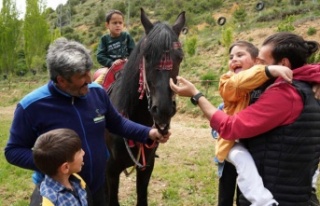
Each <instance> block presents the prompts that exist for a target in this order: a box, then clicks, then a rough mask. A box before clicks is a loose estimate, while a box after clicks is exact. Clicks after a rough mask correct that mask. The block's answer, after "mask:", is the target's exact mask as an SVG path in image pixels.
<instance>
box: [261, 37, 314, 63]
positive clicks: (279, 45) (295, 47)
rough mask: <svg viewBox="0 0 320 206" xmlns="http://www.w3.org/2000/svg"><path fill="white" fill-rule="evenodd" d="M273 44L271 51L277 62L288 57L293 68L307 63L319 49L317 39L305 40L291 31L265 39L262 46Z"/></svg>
mask: <svg viewBox="0 0 320 206" xmlns="http://www.w3.org/2000/svg"><path fill="white" fill-rule="evenodd" d="M269 44H271V45H272V46H273V50H272V52H271V54H272V57H273V59H274V60H275V62H274V63H275V64H276V63H279V62H280V61H281V60H282V59H283V58H288V59H289V61H290V64H291V69H296V68H298V67H301V66H303V65H304V64H306V63H307V60H308V58H309V57H310V56H311V55H312V54H313V53H315V52H316V51H317V50H318V49H319V43H318V42H316V41H305V40H304V39H303V38H302V37H301V36H298V35H296V34H293V33H290V32H279V33H276V34H273V35H271V36H269V37H268V38H267V39H266V40H264V42H263V44H262V46H265V45H269Z"/></svg>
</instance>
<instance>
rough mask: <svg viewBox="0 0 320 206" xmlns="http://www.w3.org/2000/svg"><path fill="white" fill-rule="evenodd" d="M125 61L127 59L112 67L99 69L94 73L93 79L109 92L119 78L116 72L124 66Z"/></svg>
mask: <svg viewBox="0 0 320 206" xmlns="http://www.w3.org/2000/svg"><path fill="white" fill-rule="evenodd" d="M125 63H126V61H123V62H121V64H117V65H112V66H111V67H110V68H107V67H104V68H100V69H98V70H97V71H96V72H95V73H94V75H93V80H94V81H95V82H97V83H99V84H100V85H101V86H102V87H103V88H104V89H105V90H106V91H108V93H109V90H110V88H111V85H112V84H113V83H114V81H115V80H116V79H117V77H116V74H117V73H118V72H119V71H120V70H121V69H122V68H123V66H124V64H125Z"/></svg>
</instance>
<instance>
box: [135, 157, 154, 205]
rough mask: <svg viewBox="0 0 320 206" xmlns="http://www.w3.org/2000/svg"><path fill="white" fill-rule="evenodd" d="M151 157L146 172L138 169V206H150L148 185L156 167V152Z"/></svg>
mask: <svg viewBox="0 0 320 206" xmlns="http://www.w3.org/2000/svg"><path fill="white" fill-rule="evenodd" d="M149 155H152V157H150V159H149V161H148V166H147V167H146V168H145V170H142V171H141V170H140V169H137V183H136V188H137V206H147V205H148V185H149V181H150V177H151V174H152V171H153V167H154V156H155V151H152V152H151V154H149Z"/></svg>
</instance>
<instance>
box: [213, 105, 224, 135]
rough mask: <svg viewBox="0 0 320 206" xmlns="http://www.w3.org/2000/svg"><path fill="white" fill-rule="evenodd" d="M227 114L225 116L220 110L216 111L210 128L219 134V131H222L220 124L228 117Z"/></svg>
mask: <svg viewBox="0 0 320 206" xmlns="http://www.w3.org/2000/svg"><path fill="white" fill-rule="evenodd" d="M226 115H227V114H225V113H224V112H223V111H221V110H218V111H216V112H215V113H214V114H213V115H212V117H211V120H210V126H211V128H212V129H214V130H216V131H217V132H218V133H219V129H220V122H221V121H222V119H223V118H224V117H225V116H226Z"/></svg>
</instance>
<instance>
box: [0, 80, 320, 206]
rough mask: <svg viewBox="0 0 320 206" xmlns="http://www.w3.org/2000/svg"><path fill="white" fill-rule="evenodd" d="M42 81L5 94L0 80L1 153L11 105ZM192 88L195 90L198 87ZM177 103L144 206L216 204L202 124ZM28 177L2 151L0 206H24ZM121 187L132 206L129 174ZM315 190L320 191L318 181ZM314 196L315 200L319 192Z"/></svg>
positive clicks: (185, 104) (209, 146)
mask: <svg viewBox="0 0 320 206" xmlns="http://www.w3.org/2000/svg"><path fill="white" fill-rule="evenodd" d="M35 79H36V81H35ZM46 81H47V79H46V75H45V74H42V75H39V76H37V78H35V77H33V76H26V77H23V78H20V79H15V81H12V82H11V86H10V89H9V85H8V84H6V82H5V81H4V80H2V81H0V96H1V102H0V150H1V151H3V150H4V147H5V145H6V142H7V140H8V136H9V128H10V125H11V121H12V117H13V110H14V105H15V104H16V103H17V101H18V100H20V99H21V98H22V97H23V96H24V95H25V94H26V93H28V92H30V91H31V90H33V89H34V88H36V87H38V86H40V85H42V84H44V83H45V82H46ZM18 82H19V84H17V83H18ZM196 84H199V85H197V86H199V87H201V84H200V83H196ZM211 89H212V88H211ZM209 90H210V88H209ZM209 97H210V100H211V101H212V102H220V101H221V100H220V99H219V98H217V97H214V96H209ZM177 101H178V111H179V114H178V115H176V117H174V119H173V121H172V124H173V125H172V131H173V134H172V136H171V138H170V141H169V142H168V143H166V144H164V145H161V146H160V147H159V149H158V152H157V153H158V154H159V156H160V158H159V159H156V164H155V168H154V171H153V173H152V177H151V182H150V185H149V205H151V206H177V205H183V206H198V205H199V206H209V205H216V203H217V191H218V189H217V187H218V184H217V182H218V178H217V176H216V166H214V164H213V162H212V158H213V154H214V144H213V142H212V141H213V140H212V138H211V137H210V128H209V125H208V122H207V121H206V120H205V119H204V118H203V117H202V115H200V114H201V112H200V111H199V109H198V108H197V107H194V106H193V105H191V104H190V103H189V100H188V99H187V98H179V97H177ZM216 105H217V104H216ZM179 108H180V109H179ZM181 113H183V114H181ZM31 174H32V171H29V170H25V169H21V168H19V167H16V166H13V165H10V164H9V163H7V161H6V160H5V157H4V154H3V152H1V153H0V185H1V187H0V206H2V205H3V206H25V205H28V203H29V197H30V195H31V193H32V191H33V187H34V185H33V183H32V181H31ZM121 182H122V186H121V187H120V191H121V192H120V193H122V194H120V196H121V198H120V200H121V205H123V206H132V205H135V202H136V200H135V198H136V195H135V180H134V175H131V176H130V177H128V178H122V179H121ZM318 188H320V184H319V182H318ZM317 195H318V197H320V190H319V189H318V190H317Z"/></svg>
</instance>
